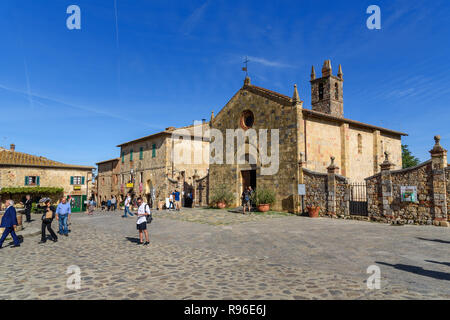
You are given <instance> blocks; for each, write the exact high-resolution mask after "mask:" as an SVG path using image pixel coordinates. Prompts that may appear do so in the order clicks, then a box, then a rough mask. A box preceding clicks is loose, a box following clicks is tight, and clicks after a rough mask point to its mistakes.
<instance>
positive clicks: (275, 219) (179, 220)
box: [0, 209, 450, 299]
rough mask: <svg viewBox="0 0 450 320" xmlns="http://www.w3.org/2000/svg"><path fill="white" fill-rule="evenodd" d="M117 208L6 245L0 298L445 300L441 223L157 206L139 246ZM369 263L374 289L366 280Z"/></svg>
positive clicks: (447, 280) (449, 276)
mask: <svg viewBox="0 0 450 320" xmlns="http://www.w3.org/2000/svg"><path fill="white" fill-rule="evenodd" d="M121 215H122V212H121V211H116V212H96V213H95V214H94V215H93V216H88V215H86V214H84V213H79V214H73V217H72V224H71V226H70V228H71V233H70V235H69V237H63V236H60V237H59V241H58V242H56V243H53V242H51V241H48V242H47V243H46V244H43V245H42V244H38V242H39V240H40V236H39V235H34V236H27V237H25V238H24V242H23V243H22V246H21V247H20V248H11V247H9V246H8V244H7V243H5V247H4V249H2V250H0V257H1V258H0V259H1V260H0V266H1V269H2V272H1V273H0V285H1V286H2V293H1V295H0V299H450V286H449V284H450V250H449V248H450V247H449V246H450V233H449V229H448V228H440V227H432V226H415V225H405V226H391V225H386V224H380V223H369V222H361V221H343V220H337V219H329V218H318V219H310V218H306V217H297V216H292V215H288V216H284V215H280V214H272V215H256V214H251V215H245V216H244V215H242V214H238V213H232V212H228V211H226V210H205V209H183V210H182V211H181V212H166V211H161V212H155V213H154V220H153V222H152V224H151V226H150V240H151V243H150V245H149V246H146V247H143V246H138V245H136V243H135V241H136V239H137V231H136V226H135V223H136V220H135V217H129V218H121V217H120V216H121ZM33 218H34V219H35V221H33V222H32V226H27V228H29V229H33V228H34V229H36V230H37V229H38V228H40V221H39V217H38V216H36V215H35V216H34V217H33ZM53 228H54V229H55V231H56V229H57V224H56V223H55V222H54V223H53ZM25 230H26V229H25ZM373 264H375V265H377V266H379V267H380V270H381V288H380V289H379V290H369V289H367V285H366V280H367V278H368V277H369V276H370V274H367V272H366V270H367V268H368V267H369V266H370V265H373ZM71 265H76V266H78V267H79V268H80V270H81V288H80V289H78V290H70V289H68V288H67V286H66V282H67V279H68V277H69V275H68V274H66V272H67V268H68V267H69V266H71Z"/></svg>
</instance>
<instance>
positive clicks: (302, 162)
mask: <svg viewBox="0 0 450 320" xmlns="http://www.w3.org/2000/svg"><path fill="white" fill-rule="evenodd" d="M298 165H299V166H300V167H305V166H306V161H305V153H303V152H300V157H299V161H298Z"/></svg>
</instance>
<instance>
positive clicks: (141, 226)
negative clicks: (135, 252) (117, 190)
mask: <svg viewBox="0 0 450 320" xmlns="http://www.w3.org/2000/svg"><path fill="white" fill-rule="evenodd" d="M137 203H138V206H139V209H138V212H137V217H138V218H137V221H136V228H137V229H138V230H139V242H138V244H143V245H144V246H146V245H148V244H149V243H150V240H149V237H148V230H147V216H148V215H150V214H151V212H150V207H149V205H148V204H146V203H145V202H143V201H142V198H141V197H139V198H138V199H137ZM143 234H145V242H143V240H144V239H143Z"/></svg>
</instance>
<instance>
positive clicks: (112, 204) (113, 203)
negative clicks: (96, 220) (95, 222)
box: [101, 196, 117, 211]
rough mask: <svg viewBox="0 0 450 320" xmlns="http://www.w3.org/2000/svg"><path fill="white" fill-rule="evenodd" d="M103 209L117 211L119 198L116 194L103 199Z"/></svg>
mask: <svg viewBox="0 0 450 320" xmlns="http://www.w3.org/2000/svg"><path fill="white" fill-rule="evenodd" d="M101 205H102V210H106V211H116V210H117V199H116V196H112V197H111V198H110V199H108V200H106V201H105V200H103V201H102V203H101Z"/></svg>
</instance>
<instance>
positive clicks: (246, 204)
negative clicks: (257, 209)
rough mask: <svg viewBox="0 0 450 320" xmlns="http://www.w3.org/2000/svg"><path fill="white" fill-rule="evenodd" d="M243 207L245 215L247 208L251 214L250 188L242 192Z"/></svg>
mask: <svg viewBox="0 0 450 320" xmlns="http://www.w3.org/2000/svg"><path fill="white" fill-rule="evenodd" d="M242 207H243V209H244V214H245V208H246V207H247V208H248V212H249V213H250V210H251V204H250V190H249V189H248V188H245V189H244V192H242Z"/></svg>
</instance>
